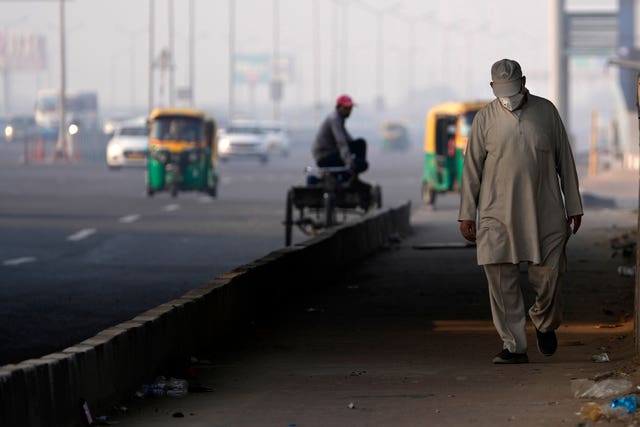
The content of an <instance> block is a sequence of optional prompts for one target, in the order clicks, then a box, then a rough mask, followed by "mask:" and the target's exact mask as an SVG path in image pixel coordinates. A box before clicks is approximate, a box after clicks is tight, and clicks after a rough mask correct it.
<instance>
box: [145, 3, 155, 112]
mask: <svg viewBox="0 0 640 427" xmlns="http://www.w3.org/2000/svg"><path fill="white" fill-rule="evenodd" d="M153 2H154V0H149V88H148V89H149V93H148V94H147V95H148V97H149V105H148V109H149V111H148V112H149V113H151V110H153V104H154V100H153V91H154V78H153V77H154V72H153V69H154V68H155V64H154V62H155V61H154V53H153V51H154V49H155V47H154V20H155V13H154V4H153Z"/></svg>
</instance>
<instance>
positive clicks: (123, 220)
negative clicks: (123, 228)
mask: <svg viewBox="0 0 640 427" xmlns="http://www.w3.org/2000/svg"><path fill="white" fill-rule="evenodd" d="M139 219H140V215H138V214H131V215H125V216H123V217H121V218H119V219H118V222H121V223H123V224H131V223H132V222H136V221H137V220H139Z"/></svg>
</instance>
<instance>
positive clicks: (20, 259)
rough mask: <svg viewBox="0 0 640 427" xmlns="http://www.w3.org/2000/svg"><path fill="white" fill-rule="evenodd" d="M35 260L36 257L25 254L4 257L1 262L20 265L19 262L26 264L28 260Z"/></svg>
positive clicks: (7, 264)
mask: <svg viewBox="0 0 640 427" xmlns="http://www.w3.org/2000/svg"><path fill="white" fill-rule="evenodd" d="M35 260H36V259H35V258H34V257H32V256H25V257H22V258H13V259H6V260H4V261H3V262H2V265H6V266H14V265H20V264H27V263H30V262H34V261H35Z"/></svg>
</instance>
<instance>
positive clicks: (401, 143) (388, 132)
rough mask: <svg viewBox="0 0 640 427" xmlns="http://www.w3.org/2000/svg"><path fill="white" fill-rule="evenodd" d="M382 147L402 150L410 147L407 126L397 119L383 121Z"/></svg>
mask: <svg viewBox="0 0 640 427" xmlns="http://www.w3.org/2000/svg"><path fill="white" fill-rule="evenodd" d="M380 130H381V133H382V149H383V150H391V151H395V150H398V151H402V150H406V149H407V148H409V131H408V129H407V126H406V125H405V124H404V123H403V122H401V121H397V120H387V121H385V122H383V123H382V127H381V129H380Z"/></svg>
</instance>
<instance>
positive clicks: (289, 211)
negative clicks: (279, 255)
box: [284, 188, 293, 246]
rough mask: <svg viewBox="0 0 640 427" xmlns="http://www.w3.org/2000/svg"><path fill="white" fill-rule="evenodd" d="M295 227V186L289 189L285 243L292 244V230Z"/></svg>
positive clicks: (285, 218)
mask: <svg viewBox="0 0 640 427" xmlns="http://www.w3.org/2000/svg"><path fill="white" fill-rule="evenodd" d="M292 229H293V188H290V189H289V191H287V207H286V210H285V217H284V245H285V246H289V245H291V231H292Z"/></svg>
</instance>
